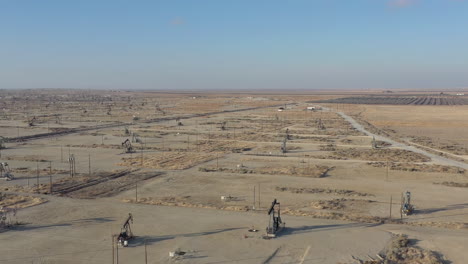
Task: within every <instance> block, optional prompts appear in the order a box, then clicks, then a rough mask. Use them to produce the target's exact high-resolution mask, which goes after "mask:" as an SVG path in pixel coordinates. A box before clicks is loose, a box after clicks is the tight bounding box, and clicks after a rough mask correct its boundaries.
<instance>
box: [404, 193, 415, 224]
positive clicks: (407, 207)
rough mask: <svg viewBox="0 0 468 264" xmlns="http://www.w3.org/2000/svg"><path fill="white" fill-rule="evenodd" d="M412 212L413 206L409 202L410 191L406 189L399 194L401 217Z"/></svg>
mask: <svg viewBox="0 0 468 264" xmlns="http://www.w3.org/2000/svg"><path fill="white" fill-rule="evenodd" d="M413 212H414V206H413V205H412V204H411V193H410V192H409V191H406V193H404V194H403V193H402V194H401V217H402V218H403V215H404V216H407V215H410V214H412V213H413Z"/></svg>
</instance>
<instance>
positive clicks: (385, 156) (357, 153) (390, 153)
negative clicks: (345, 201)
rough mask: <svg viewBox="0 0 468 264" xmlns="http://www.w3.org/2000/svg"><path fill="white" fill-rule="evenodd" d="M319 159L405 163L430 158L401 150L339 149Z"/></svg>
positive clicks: (425, 160) (428, 159)
mask: <svg viewBox="0 0 468 264" xmlns="http://www.w3.org/2000/svg"><path fill="white" fill-rule="evenodd" d="M317 158H321V159H338V160H347V159H356V160H371V161H391V162H398V161H407V162H429V161H431V159H430V158H428V157H426V156H424V155H422V154H419V153H415V152H412V151H408V150H402V149H356V148H349V149H339V150H336V151H334V152H333V154H331V155H328V156H318V157H317Z"/></svg>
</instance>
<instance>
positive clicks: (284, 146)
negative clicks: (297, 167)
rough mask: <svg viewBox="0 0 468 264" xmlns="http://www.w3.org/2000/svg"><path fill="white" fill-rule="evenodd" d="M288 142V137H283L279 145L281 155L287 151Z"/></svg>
mask: <svg viewBox="0 0 468 264" xmlns="http://www.w3.org/2000/svg"><path fill="white" fill-rule="evenodd" d="M287 141H288V137H287V136H286V137H284V139H283V143H282V144H281V153H283V154H284V153H286V152H287V151H288V150H287V149H286V142H287Z"/></svg>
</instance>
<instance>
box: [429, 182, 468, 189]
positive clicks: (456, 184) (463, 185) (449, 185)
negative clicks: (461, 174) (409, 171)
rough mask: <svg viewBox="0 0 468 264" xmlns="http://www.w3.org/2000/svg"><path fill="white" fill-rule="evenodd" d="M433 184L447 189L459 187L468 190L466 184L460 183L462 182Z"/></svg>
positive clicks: (467, 184)
mask: <svg viewBox="0 0 468 264" xmlns="http://www.w3.org/2000/svg"><path fill="white" fill-rule="evenodd" d="M434 184H440V185H445V186H448V187H460V188H468V183H462V182H447V181H444V182H434Z"/></svg>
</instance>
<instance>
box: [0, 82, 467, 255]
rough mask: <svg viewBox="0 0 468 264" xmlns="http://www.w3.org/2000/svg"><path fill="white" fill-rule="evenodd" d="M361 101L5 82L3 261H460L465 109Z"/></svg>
mask: <svg viewBox="0 0 468 264" xmlns="http://www.w3.org/2000/svg"><path fill="white" fill-rule="evenodd" d="M357 95H358V96H360V97H366V96H367V95H365V94H363V93H357ZM352 96H354V95H352V94H344V95H341V94H338V93H333V94H331V93H330V94H325V93H319V92H316V93H312V92H311V93H309V94H306V93H305V94H299V93H298V94H269V93H266V92H265V93H250V94H247V93H246V94H230V93H227V92H226V93H218V94H201V93H178V94H175V93H174V94H171V93H162V92H124V91H80V90H28V91H8V90H0V135H1V137H2V138H1V139H2V143H1V149H0V162H2V163H4V164H5V163H7V164H8V166H6V165H4V168H5V169H4V171H2V175H4V174H5V173H6V172H7V171H9V172H10V173H11V174H12V175H13V178H12V179H10V180H7V179H4V180H1V182H0V192H1V195H0V198H1V200H0V205H1V206H2V209H1V210H0V213H1V214H2V216H5V217H4V220H3V222H2V223H1V224H0V263H99V264H101V263H330V264H331V263H333V264H336V263H341V264H344V263H408V264H416V263H423V264H424V263H465V260H466V259H468V253H467V252H466V244H467V242H468V238H467V237H468V203H467V201H466V197H468V188H467V186H468V177H467V175H466V173H468V172H466V171H467V170H466V169H467V166H468V163H467V162H466V161H465V160H464V158H465V156H464V155H465V154H464V153H462V152H463V151H464V146H463V144H462V143H460V142H462V140H463V138H464V137H466V135H465V134H466V133H464V131H465V130H464V127H465V126H466V124H467V123H466V122H468V121H467V120H466V117H465V112H466V111H465V110H466V106H464V105H437V102H439V103H440V104H441V102H442V101H441V100H439V101H437V100H436V101H434V102H436V103H435V105H433V104H432V103H431V105H417V104H413V105H377V104H372V105H369V104H364V103H362V101H359V103H349V101H337V102H336V103H333V101H329V100H331V99H339V98H342V97H352ZM404 96H405V98H408V97H410V96H411V95H408V93H405V94H404ZM366 100H367V99H366ZM402 100H403V99H402ZM405 100H406V99H405ZM311 101H322V102H323V103H311ZM364 101H365V100H364ZM344 102H345V103H346V104H344ZM388 102H389V101H388V100H387V101H385V102H384V103H388ZM428 102H432V101H428ZM444 102H445V101H444ZM311 106H314V107H315V109H314V110H307V107H311ZM444 127H445V130H444V129H443V128H444ZM374 138H375V140H374ZM425 138H429V139H431V142H432V143H431V144H429V143H428V142H429V141H427V140H426V141H424V140H423V139H425ZM437 138H439V139H440V145H437V144H436V143H437V141H434V139H437ZM458 138H460V141H458V140H455V139H458ZM127 139H128V141H127ZM452 141H454V142H455V141H456V142H455V143H453V146H452V145H450V144H452V143H450V142H452ZM125 142H127V143H125ZM434 142H435V143H434ZM459 151H461V152H459ZM406 191H410V192H411V194H412V197H411V198H412V200H411V202H412V204H413V205H414V207H415V210H414V214H412V215H409V216H402V215H401V214H400V207H401V196H402V193H403V192H406ZM274 199H277V201H278V202H280V206H281V218H282V220H283V221H284V222H285V223H286V225H285V226H286V227H285V228H284V229H283V230H282V231H281V232H280V233H278V235H277V237H276V238H274V239H264V235H265V233H266V232H265V230H266V227H267V226H268V225H269V220H270V218H269V215H268V214H267V211H268V209H269V208H270V206H271V203H272V201H273V200H274ZM129 213H131V214H132V216H133V222H131V223H130V226H131V230H132V231H133V234H134V236H135V237H134V238H133V239H131V240H130V241H129V246H128V247H122V246H116V237H115V235H117V234H119V233H120V232H121V228H122V227H123V224H124V221H125V220H126V219H127V217H128V214H129ZM2 219H3V218H2ZM249 229H250V230H252V229H255V230H256V231H257V232H249ZM170 252H183V253H184V254H183V255H182V254H181V255H177V254H176V255H175V256H170ZM145 255H146V256H145Z"/></svg>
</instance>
